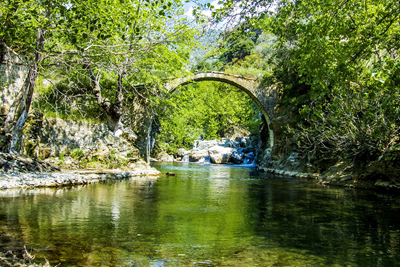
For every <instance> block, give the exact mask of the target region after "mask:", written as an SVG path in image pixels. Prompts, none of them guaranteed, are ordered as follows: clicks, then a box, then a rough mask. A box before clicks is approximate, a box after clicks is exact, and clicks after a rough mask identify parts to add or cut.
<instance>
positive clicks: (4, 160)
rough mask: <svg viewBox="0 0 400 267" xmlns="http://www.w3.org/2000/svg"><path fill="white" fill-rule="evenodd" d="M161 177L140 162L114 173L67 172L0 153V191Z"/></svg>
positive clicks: (98, 171)
mask: <svg viewBox="0 0 400 267" xmlns="http://www.w3.org/2000/svg"><path fill="white" fill-rule="evenodd" d="M160 174H161V173H160V172H159V171H158V170H156V169H155V168H152V167H150V166H149V165H148V164H147V163H146V162H144V161H143V160H138V161H136V162H135V163H131V164H130V165H129V167H121V168H117V169H79V170H67V169H60V168H57V167H55V166H53V165H51V164H49V163H47V162H44V161H40V160H37V159H31V158H28V157H24V156H21V155H14V154H8V153H0V189H12V188H21V189H25V188H34V187H61V186H72V185H85V184H92V183H98V182H102V181H106V180H121V179H127V178H132V177H143V176H151V177H156V176H159V175H160Z"/></svg>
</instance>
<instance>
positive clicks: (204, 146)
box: [194, 139, 223, 150]
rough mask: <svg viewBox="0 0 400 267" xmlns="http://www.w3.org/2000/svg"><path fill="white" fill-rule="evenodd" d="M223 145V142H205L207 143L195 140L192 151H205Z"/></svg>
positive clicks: (216, 140)
mask: <svg viewBox="0 0 400 267" xmlns="http://www.w3.org/2000/svg"><path fill="white" fill-rule="evenodd" d="M220 144H223V142H221V141H220V140H218V139H215V140H207V141H203V140H196V141H195V143H194V149H198V150H207V149H209V148H210V147H213V146H217V145H220Z"/></svg>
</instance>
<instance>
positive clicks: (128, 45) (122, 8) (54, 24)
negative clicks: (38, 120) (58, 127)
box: [0, 0, 195, 150]
mask: <svg viewBox="0 0 400 267" xmlns="http://www.w3.org/2000/svg"><path fill="white" fill-rule="evenodd" d="M2 9H3V10H4V12H2V23H3V25H7V27H6V28H5V30H4V31H3V32H2V34H1V36H0V37H1V39H0V41H1V46H0V48H1V51H4V47H5V48H6V50H7V53H14V54H15V55H17V56H19V57H21V58H23V59H24V64H25V65H26V66H28V67H29V75H28V77H29V79H27V82H26V86H24V87H26V88H29V89H23V90H22V89H21V93H20V94H19V96H18V98H17V99H16V100H15V101H14V103H15V104H13V105H12V108H11V109H10V112H9V114H8V116H7V120H6V123H5V127H4V129H5V131H6V132H7V133H9V134H11V135H12V136H13V140H16V141H15V142H14V141H13V142H11V147H10V148H11V150H13V149H16V150H18V145H16V143H18V142H17V140H19V139H20V136H21V133H22V128H23V125H24V122H25V120H26V116H27V113H28V112H29V108H30V103H31V100H32V95H33V89H34V86H35V81H36V77H37V75H38V72H39V69H40V68H42V69H41V73H46V70H48V69H50V68H52V69H56V70H57V71H58V73H60V72H61V73H63V74H65V73H68V72H74V73H76V75H78V76H80V78H81V80H82V81H83V82H84V83H86V84H89V85H90V87H91V92H92V94H93V95H94V96H95V98H96V100H97V103H98V104H99V105H100V106H101V107H102V108H103V109H104V110H105V112H106V114H107V119H108V122H109V126H110V129H112V130H116V129H117V128H118V127H120V118H121V115H122V103H123V95H124V92H128V91H134V90H135V88H134V87H135V85H137V84H138V83H146V84H152V87H150V88H149V90H153V91H154V90H155V89H156V87H157V84H160V83H161V82H162V79H164V78H165V77H167V76H176V75H178V74H180V73H181V72H182V70H183V71H184V68H183V67H184V66H185V64H186V62H187V61H186V60H187V58H188V49H189V48H190V46H191V45H193V44H194V42H193V41H192V39H193V38H192V37H193V34H194V32H195V31H194V30H193V29H192V28H191V27H190V25H188V23H187V21H186V19H185V18H184V17H182V16H179V15H180V14H182V13H183V11H182V8H181V4H180V2H178V1H142V0H137V1H128V2H126V1H119V0H113V1H92V0H87V1H81V2H79V1H78V2H73V3H70V2H68V1H66V2H65V1H64V2H63V1H44V2H41V1H36V0H32V1H26V2H24V5H23V6H21V5H19V2H18V1H15V2H6V3H5V4H3V5H2ZM26 25H28V26H29V28H28V29H29V30H30V31H29V34H25V35H24V34H23V33H22V31H23V30H27V29H26V28H25V26H26ZM27 31H28V30H27ZM16 32H17V33H18V35H16V34H15V33H16ZM33 32H36V39H35V38H34V35H33ZM20 34H21V35H20ZM18 36H22V37H20V38H19V37H18ZM28 37H29V38H28ZM2 53H3V52H2ZM3 54H4V53H3ZM3 54H2V57H3ZM10 60H11V59H10ZM12 63H16V62H12ZM44 68H46V69H44ZM104 76H107V78H108V79H112V80H114V83H112V84H110V83H108V85H110V86H109V87H108V88H103V87H102V83H101V78H102V77H104ZM73 85H74V84H72V86H73ZM75 85H78V86H79V84H75ZM128 89H129V90H128ZM21 103H22V104H21ZM16 111H18V112H16ZM14 143H15V144H14Z"/></svg>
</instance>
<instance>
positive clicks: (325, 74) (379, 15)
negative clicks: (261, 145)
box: [213, 0, 400, 162]
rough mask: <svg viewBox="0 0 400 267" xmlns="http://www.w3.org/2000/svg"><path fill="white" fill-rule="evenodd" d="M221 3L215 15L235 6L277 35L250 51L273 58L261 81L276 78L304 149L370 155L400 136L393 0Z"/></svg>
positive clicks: (292, 133)
mask: <svg viewBox="0 0 400 267" xmlns="http://www.w3.org/2000/svg"><path fill="white" fill-rule="evenodd" d="M221 4H222V6H223V8H221V9H219V10H215V11H214V13H213V14H214V18H215V19H217V20H218V21H224V20H225V19H227V20H229V18H230V15H232V14H234V13H235V14H237V13H240V14H241V18H240V19H239V20H238V21H239V23H241V22H243V21H246V22H249V23H250V24H251V25H253V26H254V27H260V28H262V29H263V30H264V32H265V33H269V34H268V35H267V34H264V35H262V38H261V39H263V38H264V37H267V36H273V37H274V38H275V40H273V39H274V38H272V39H269V38H265V39H263V40H261V41H259V42H258V44H257V46H256V48H255V49H254V51H253V53H254V52H255V54H257V55H259V57H260V58H262V60H265V59H267V60H268V62H269V66H270V67H271V66H272V69H270V70H271V72H267V73H266V75H265V76H264V81H263V83H264V84H266V85H268V84H276V85H278V87H279V92H280V101H279V106H280V109H279V110H285V111H286V112H287V113H289V114H290V115H291V118H292V124H291V125H290V126H289V127H288V131H287V132H286V134H287V135H288V137H290V138H289V140H292V143H293V144H295V145H296V147H297V148H298V149H299V150H300V151H301V152H303V154H304V155H311V158H313V159H324V158H325V159H333V160H338V159H339V158H345V157H350V158H353V159H357V160H358V162H362V161H365V162H368V161H370V160H374V159H376V158H377V157H379V155H382V154H383V153H384V152H385V151H387V150H388V149H391V147H394V146H397V145H398V144H399V142H400V140H399V139H400V138H399V125H400V124H399V123H400V122H399V115H400V107H399V100H400V99H399V94H400V86H399V85H400V82H399V74H400V73H399V63H398V62H399V48H400V45H399V36H400V27H399V24H398V18H399V16H400V8H399V4H398V2H397V1H394V0H378V1H375V0H374V1H373V0H366V1H344V2H343V1H339V0H333V1H322V2H321V1H319V0H311V1H290V0H289V1H287V0H280V1H272V0H263V1H256V2H246V4H244V3H243V2H242V1H239V0H225V1H222V2H221ZM238 9H239V12H238ZM268 39H269V40H268ZM271 41H272V42H271ZM261 51H264V53H262V55H264V56H260V52H261Z"/></svg>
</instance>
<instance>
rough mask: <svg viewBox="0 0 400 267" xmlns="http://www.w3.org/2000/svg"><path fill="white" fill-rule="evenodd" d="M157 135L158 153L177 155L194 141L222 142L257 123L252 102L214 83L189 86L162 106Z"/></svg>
mask: <svg viewBox="0 0 400 267" xmlns="http://www.w3.org/2000/svg"><path fill="white" fill-rule="evenodd" d="M161 106H162V107H164V108H163V110H160V113H159V114H160V116H159V125H160V133H158V134H157V136H156V139H157V141H158V142H157V144H158V146H159V149H163V150H165V151H167V152H172V153H174V152H176V150H177V149H178V148H180V147H184V148H190V146H192V145H193V142H194V140H197V139H198V138H199V137H200V136H201V137H202V138H203V139H216V138H222V137H224V136H225V135H226V134H228V133H229V131H230V130H231V129H232V128H233V127H234V126H240V127H242V128H245V129H248V130H252V131H253V132H254V128H256V127H258V125H259V121H258V120H256V121H254V117H255V116H256V115H258V114H259V110H258V108H256V107H255V103H254V102H253V100H252V99H251V98H250V97H249V96H247V95H246V94H245V93H244V92H242V91H239V90H238V89H236V88H234V87H232V86H228V85H225V84H221V83H216V82H202V83H196V84H190V85H187V86H185V87H183V88H180V89H179V91H176V92H175V93H174V94H173V95H172V96H171V97H170V98H169V99H166V100H164V101H163V103H162V104H161Z"/></svg>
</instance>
